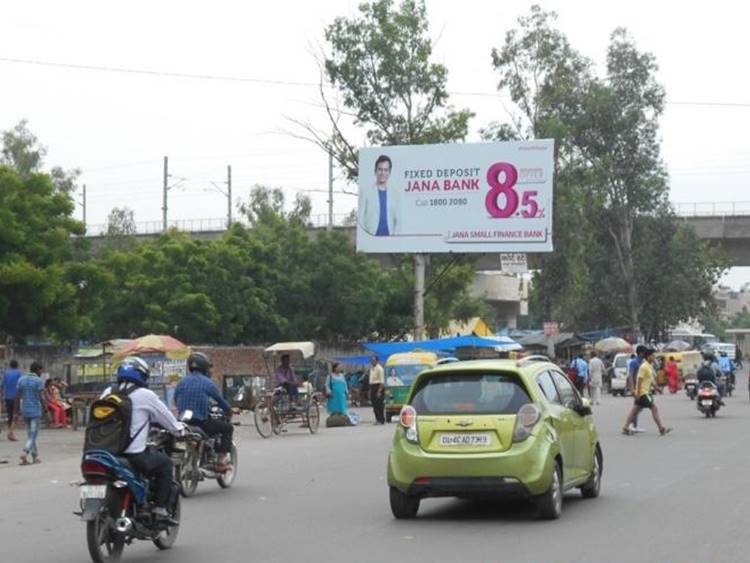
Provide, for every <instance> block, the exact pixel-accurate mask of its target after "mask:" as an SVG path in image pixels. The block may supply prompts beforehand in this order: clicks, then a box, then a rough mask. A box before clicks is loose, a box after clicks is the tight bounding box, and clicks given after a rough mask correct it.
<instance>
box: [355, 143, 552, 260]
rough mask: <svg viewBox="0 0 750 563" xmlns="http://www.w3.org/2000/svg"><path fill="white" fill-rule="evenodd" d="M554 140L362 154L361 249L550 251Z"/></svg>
mask: <svg viewBox="0 0 750 563" xmlns="http://www.w3.org/2000/svg"><path fill="white" fill-rule="evenodd" d="M553 152H554V142H553V140H551V139H542V140H534V141H509V142H503V143H466V144H449V145H403V146H391V147H369V148H363V149H360V151H359V182H358V184H359V206H358V210H357V250H359V251H361V252H370V253H390V252H415V253H416V252H420V253H421V252H551V251H552V176H553V162H552V159H553Z"/></svg>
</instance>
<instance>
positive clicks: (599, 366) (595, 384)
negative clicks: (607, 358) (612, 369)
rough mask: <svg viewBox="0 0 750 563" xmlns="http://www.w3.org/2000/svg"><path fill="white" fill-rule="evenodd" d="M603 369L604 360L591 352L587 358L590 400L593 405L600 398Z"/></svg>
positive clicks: (596, 403)
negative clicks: (589, 358) (588, 358)
mask: <svg viewBox="0 0 750 563" xmlns="http://www.w3.org/2000/svg"><path fill="white" fill-rule="evenodd" d="M604 371H605V368H604V362H603V361H602V360H601V359H600V358H599V356H597V355H596V352H591V360H589V377H590V379H591V401H592V402H593V403H594V404H595V405H598V404H599V402H600V401H601V398H602V384H603V383H604Z"/></svg>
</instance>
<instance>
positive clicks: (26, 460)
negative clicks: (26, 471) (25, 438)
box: [18, 455, 31, 465]
mask: <svg viewBox="0 0 750 563" xmlns="http://www.w3.org/2000/svg"><path fill="white" fill-rule="evenodd" d="M18 465H31V464H30V463H29V460H28V458H27V457H26V455H22V456H21V461H20V462H19V463H18Z"/></svg>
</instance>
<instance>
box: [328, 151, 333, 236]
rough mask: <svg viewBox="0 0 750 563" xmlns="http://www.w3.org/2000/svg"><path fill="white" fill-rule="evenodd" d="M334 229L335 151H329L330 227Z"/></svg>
mask: <svg viewBox="0 0 750 563" xmlns="http://www.w3.org/2000/svg"><path fill="white" fill-rule="evenodd" d="M327 230H329V231H332V230H333V152H331V151H330V150H329V151H328V229H327Z"/></svg>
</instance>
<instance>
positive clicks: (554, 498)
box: [536, 461, 563, 520]
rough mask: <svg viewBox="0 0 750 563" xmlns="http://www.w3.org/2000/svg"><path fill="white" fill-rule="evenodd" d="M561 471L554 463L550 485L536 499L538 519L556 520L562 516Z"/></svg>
mask: <svg viewBox="0 0 750 563" xmlns="http://www.w3.org/2000/svg"><path fill="white" fill-rule="evenodd" d="M562 497H563V489H562V470H561V469H560V463H559V462H558V461H555V470H554V471H553V473H552V483H550V486H549V489H548V490H547V492H546V493H544V494H543V495H540V496H538V497H537V499H536V508H537V511H538V512H539V517H540V518H544V519H545V520H557V519H558V518H560V514H562Z"/></svg>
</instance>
